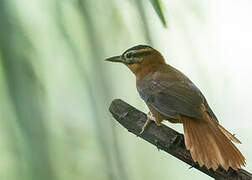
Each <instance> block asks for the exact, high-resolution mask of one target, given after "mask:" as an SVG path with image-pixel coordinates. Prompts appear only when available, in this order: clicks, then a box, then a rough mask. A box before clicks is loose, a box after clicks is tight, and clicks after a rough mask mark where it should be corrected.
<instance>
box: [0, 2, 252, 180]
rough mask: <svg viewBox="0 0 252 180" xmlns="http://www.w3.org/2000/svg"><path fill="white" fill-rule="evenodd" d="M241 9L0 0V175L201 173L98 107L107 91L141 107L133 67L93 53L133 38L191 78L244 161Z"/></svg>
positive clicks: (246, 79)
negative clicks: (236, 140)
mask: <svg viewBox="0 0 252 180" xmlns="http://www.w3.org/2000/svg"><path fill="white" fill-rule="evenodd" d="M251 10H252V3H251V1H248V0H241V1H237V2H234V1H228V0H223V1H221V2H220V1H217V0H196V1H192V0H189V1H188V0H178V1H175V0H169V1H168V0H167V1H161V0H160V1H159V0H152V1H149V0H41V1H38V0H22V1H20V0H1V1H0V154H1V161H0V179H1V180H57V179H59V180H69V179H71V180H83V179H87V180H89V179H90V180H141V179H144V180H153V179H181V180H182V179H194V180H197V179H198V180H202V179H211V178H210V177H208V176H206V175H204V174H203V173H201V172H199V171H197V170H195V169H189V166H188V165H186V164H184V163H183V162H181V161H179V160H177V159H175V158H174V157H172V156H171V155H169V154H166V153H164V152H163V151H158V150H157V148H156V147H154V146H152V145H150V144H149V143H147V142H145V141H143V140H142V139H140V138H137V137H136V136H135V135H133V134H130V133H129V132H128V131H127V130H125V129H124V128H123V127H121V126H120V125H119V124H118V123H117V122H116V121H115V120H114V119H113V118H112V116H111V114H110V113H109V111H108V108H109V105H110V103H111V101H112V100H113V99H115V98H121V99H123V100H126V101H127V102H128V103H129V104H131V105H133V106H135V107H137V108H138V109H140V110H142V111H144V112H148V109H147V107H146V106H145V104H144V103H143V101H142V100H141V99H140V97H139V96H138V93H137V91H136V88H135V77H134V75H133V74H132V73H131V72H130V71H129V70H128V69H127V68H126V67H125V66H123V65H121V64H116V63H108V62H104V59H105V58H106V57H110V56H114V55H120V54H121V53H122V52H123V51H125V50H126V49H128V48H130V47H132V46H134V45H138V44H148V45H151V46H152V47H154V48H156V49H158V50H159V51H160V52H161V53H162V54H163V55H164V57H165V58H166V61H167V63H169V64H171V65H173V66H175V67H176V68H178V69H180V70H181V71H182V72H184V73H185V74H186V75H187V76H188V77H190V78H191V79H192V80H193V82H195V84H196V85H197V86H198V87H199V88H200V89H201V90H202V92H203V93H204V94H205V96H206V97H207V99H208V101H209V104H210V105H211V107H212V109H213V110H214V112H215V113H216V115H217V116H218V118H219V121H220V122H221V124H222V125H223V126H225V127H226V128H227V129H228V130H230V131H231V132H233V133H235V134H237V137H238V138H239V139H240V140H241V141H242V143H243V144H242V145H239V149H240V150H241V152H242V153H243V154H244V155H245V157H246V159H247V166H246V169H247V170H252V165H251V163H252V155H251V153H250V152H251V148H252V147H251V135H252V134H251V128H252V121H251V115H250V114H251V107H252V97H251V89H252V81H251V73H252V72H251V69H252V63H251V58H252V54H251V52H252V44H251V42H252V35H251V32H252V22H251V19H250V18H251V16H252V11H251ZM165 124H167V125H168V126H170V127H172V128H174V129H176V130H178V131H180V132H183V128H182V125H174V124H170V123H168V122H165Z"/></svg>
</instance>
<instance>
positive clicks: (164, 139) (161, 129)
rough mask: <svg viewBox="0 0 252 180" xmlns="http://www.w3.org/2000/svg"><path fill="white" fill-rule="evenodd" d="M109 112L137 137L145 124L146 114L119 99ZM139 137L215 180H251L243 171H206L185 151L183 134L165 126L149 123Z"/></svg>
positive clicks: (221, 169)
mask: <svg viewBox="0 0 252 180" xmlns="http://www.w3.org/2000/svg"><path fill="white" fill-rule="evenodd" d="M109 110H110V112H111V113H112V115H113V117H114V118H115V119H116V120H117V121H118V122H119V123H120V124H121V125H122V126H124V127H125V128H126V129H128V131H129V132H131V133H133V134H135V135H137V136H138V135H139V132H140V131H141V128H142V126H143V125H144V123H145V120H146V114H144V113H143V112H141V111H139V110H137V109H136V108H134V107H132V106H130V105H129V104H127V103H126V102H124V101H122V100H120V99H116V100H113V102H112V103H111V105H110V108H109ZM139 137H141V138H143V139H144V140H146V141H148V142H149V143H151V144H153V145H155V146H156V147H157V148H158V149H161V150H164V151H165V152H167V153H169V154H171V155H172V156H174V157H176V158H178V159H180V160H181V161H183V162H185V163H187V164H189V165H190V166H191V167H194V168H196V169H198V170H199V171H201V172H203V173H205V174H207V175H209V176H211V177H213V178H215V179H216V180H224V179H228V180H252V174H251V173H249V172H247V171H245V170H243V169H240V170H238V171H235V170H233V169H231V168H230V169H229V170H228V171H225V170H224V169H223V168H221V167H220V168H218V169H217V170H216V171H213V170H212V169H207V168H206V167H205V166H203V167H200V166H199V165H198V164H197V163H195V162H194V161H193V160H192V158H191V155H190V152H189V151H188V150H186V148H185V144H184V136H183V134H180V133H178V132H176V131H174V130H173V129H171V128H169V127H167V126H165V125H161V126H156V125H155V123H151V124H149V126H148V127H147V128H146V130H145V131H144V133H143V134H142V135H140V136H139Z"/></svg>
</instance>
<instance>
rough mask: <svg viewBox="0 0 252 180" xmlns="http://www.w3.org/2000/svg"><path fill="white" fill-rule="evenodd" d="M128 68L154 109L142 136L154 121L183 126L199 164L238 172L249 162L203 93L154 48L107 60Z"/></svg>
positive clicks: (193, 156)
mask: <svg viewBox="0 0 252 180" xmlns="http://www.w3.org/2000/svg"><path fill="white" fill-rule="evenodd" d="M106 60H107V61H112V62H121V63H123V64H125V65H126V66H127V67H128V68H129V69H130V70H131V71H132V72H133V73H134V74H135V75H136V85H137V90H138V92H139V94H140V96H141V98H142V99H143V100H144V101H145V103H146V104H147V106H148V107H149V109H150V112H149V113H148V116H147V120H146V123H145V125H144V126H143V129H142V131H141V133H143V132H144V129H145V128H146V127H147V125H148V124H149V123H150V122H151V120H154V121H155V123H156V124H157V125H160V123H161V122H162V121H163V120H168V121H170V122H172V123H183V126H184V135H185V145H186V148H187V149H188V150H190V153H191V155H192V158H193V160H194V161H195V162H198V163H199V165H200V166H203V165H205V166H206V167H207V168H212V169H214V170H216V169H217V168H218V167H219V166H222V167H223V168H224V169H225V170H228V168H229V167H231V168H233V169H235V170H237V169H239V168H240V167H241V166H244V165H245V158H244V157H243V155H242V154H241V152H240V151H239V150H238V149H237V148H236V147H235V145H234V144H233V143H232V142H231V141H233V142H236V143H240V141H239V140H238V139H237V138H236V137H234V136H233V135H232V134H231V133H230V132H228V131H227V130H226V129H225V128H224V127H223V126H221V125H220V124H219V122H218V120H217V118H216V116H215V115H214V113H213V111H212V110H211V108H210V107H209V105H208V104H207V101H206V98H205V97H204V96H203V94H202V93H201V92H200V90H199V89H198V88H197V87H196V86H195V85H194V84H193V82H192V81H191V80H190V79H189V78H187V77H186V76H185V75H184V74H183V73H181V72H180V71H178V70H177V69H175V68H173V67H172V66H170V65H168V64H166V63H165V60H164V58H163V56H162V55H161V54H160V53H159V52H158V51H157V50H155V49H153V48H152V47H150V46H145V45H138V46H135V47H132V48H130V49H128V50H126V51H125V52H124V53H123V54H122V55H121V56H115V57H111V58H108V59H106Z"/></svg>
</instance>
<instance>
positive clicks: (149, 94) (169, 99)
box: [137, 76, 217, 120]
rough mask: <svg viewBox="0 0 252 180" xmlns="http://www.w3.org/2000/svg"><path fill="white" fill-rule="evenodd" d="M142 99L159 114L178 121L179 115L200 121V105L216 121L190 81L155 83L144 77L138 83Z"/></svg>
mask: <svg viewBox="0 0 252 180" xmlns="http://www.w3.org/2000/svg"><path fill="white" fill-rule="evenodd" d="M137 89H138V92H139V94H140V96H141V97H142V99H143V100H144V101H145V102H146V103H148V104H150V105H151V106H152V107H153V108H154V109H155V110H157V111H158V112H160V113H161V114H163V115H165V116H167V117H170V118H174V119H180V115H184V116H188V117H193V118H197V119H202V117H201V113H200V108H199V107H200V105H201V104H202V103H204V104H205V106H206V107H207V111H208V113H209V114H210V116H212V117H213V118H214V119H216V120H217V118H216V117H215V115H214V114H213V112H212V110H211V109H210V107H209V106H208V105H207V102H206V100H205V98H204V96H203V95H202V93H201V92H200V90H199V89H198V88H197V87H196V86H195V85H194V84H193V83H192V82H190V81H182V80H181V81H173V82H169V81H164V80H163V81H157V80H154V79H152V77H151V76H149V77H148V76H146V77H145V78H144V79H143V80H141V81H140V82H139V83H138V86H137Z"/></svg>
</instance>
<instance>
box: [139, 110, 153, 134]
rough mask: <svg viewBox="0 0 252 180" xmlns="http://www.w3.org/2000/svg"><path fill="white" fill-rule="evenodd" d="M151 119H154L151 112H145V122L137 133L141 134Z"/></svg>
mask: <svg viewBox="0 0 252 180" xmlns="http://www.w3.org/2000/svg"><path fill="white" fill-rule="evenodd" d="M153 119H155V118H154V117H153V115H152V114H151V112H149V113H148V114H147V119H146V122H145V124H144V125H143V127H142V130H141V132H140V133H139V135H141V134H143V132H144V130H145V129H146V127H147V126H148V124H150V122H151V121H152V120H153Z"/></svg>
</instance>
